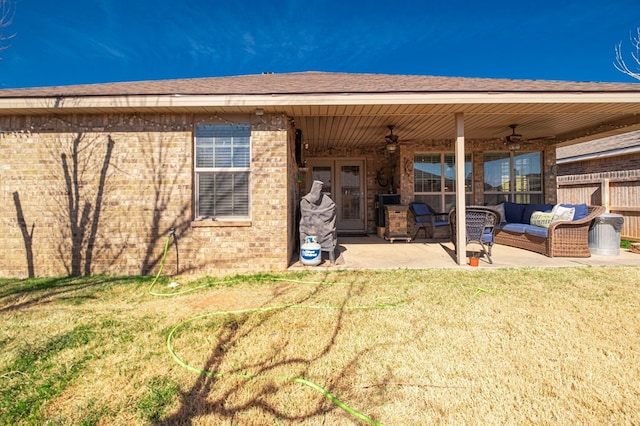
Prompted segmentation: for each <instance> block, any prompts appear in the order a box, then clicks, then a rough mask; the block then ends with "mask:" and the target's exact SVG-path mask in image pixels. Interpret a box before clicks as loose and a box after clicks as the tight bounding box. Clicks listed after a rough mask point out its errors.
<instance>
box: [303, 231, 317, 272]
mask: <svg viewBox="0 0 640 426" xmlns="http://www.w3.org/2000/svg"><path fill="white" fill-rule="evenodd" d="M321 261H322V246H320V244H318V239H317V237H316V236H315V235H312V236H308V237H306V238H305V243H304V244H303V245H302V247H300V262H302V264H303V265H307V266H317V265H319V264H320V262H321Z"/></svg>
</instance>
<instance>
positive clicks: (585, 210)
mask: <svg viewBox="0 0 640 426" xmlns="http://www.w3.org/2000/svg"><path fill="white" fill-rule="evenodd" d="M560 205H561V206H562V207H568V208H571V207H573V208H575V209H576V212H575V213H574V215H573V220H580V219H584V218H585V217H587V216H588V215H589V207H588V206H587V205H586V204H584V203H583V204H560Z"/></svg>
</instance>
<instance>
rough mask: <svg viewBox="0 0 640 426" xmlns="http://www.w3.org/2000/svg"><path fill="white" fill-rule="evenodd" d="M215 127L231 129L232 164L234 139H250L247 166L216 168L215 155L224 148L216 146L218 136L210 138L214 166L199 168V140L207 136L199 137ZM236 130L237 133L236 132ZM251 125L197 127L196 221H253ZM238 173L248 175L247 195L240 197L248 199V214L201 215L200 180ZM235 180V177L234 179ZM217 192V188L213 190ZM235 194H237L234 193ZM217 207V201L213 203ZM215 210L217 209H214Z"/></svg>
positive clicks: (194, 153) (195, 140)
mask: <svg viewBox="0 0 640 426" xmlns="http://www.w3.org/2000/svg"><path fill="white" fill-rule="evenodd" d="M214 127H229V128H231V130H232V131H231V132H230V136H229V138H230V139H231V145H230V146H229V149H230V154H229V158H230V160H229V161H231V162H233V154H234V145H233V139H234V138H244V137H246V138H248V139H247V144H248V146H247V153H246V154H245V155H246V156H247V158H246V160H245V161H246V164H247V165H246V166H233V165H231V166H225V167H216V166H215V161H216V158H215V155H216V154H215V153H216V148H224V147H221V146H218V145H216V140H215V139H216V138H217V136H209V137H212V138H213V141H212V145H211V149H212V154H211V155H212V164H211V166H198V164H199V161H198V160H199V159H201V158H200V157H199V152H198V151H199V150H198V138H199V137H201V138H203V137H205V136H199V133H200V132H202V131H204V130H205V129H207V128H209V129H212V128H214ZM234 128H237V129H235V130H236V131H235V132H234V131H233V130H234ZM251 130H252V129H251V125H250V124H249V123H234V124H231V123H224V124H218V123H198V124H196V125H195V127H194V132H193V175H194V178H193V182H194V191H193V194H194V206H195V208H194V217H195V220H196V221H201V220H204V219H212V220H214V221H227V222H232V221H247V220H251V175H252V173H251V163H252V161H251V158H252V148H253V144H252V132H251ZM236 173H241V174H245V175H246V194H244V193H242V194H240V195H242V196H244V197H245V198H246V200H247V201H246V207H245V208H246V214H228V215H225V214H213V215H203V214H201V206H200V195H201V194H200V178H201V177H202V176H203V175H214V176H215V175H218V174H220V175H224V174H231V175H233V174H236ZM232 179H233V177H232ZM212 191H215V188H214V189H213V190H212ZM234 194H235V192H234ZM211 197H214V198H215V192H213V193H212V194H211ZM213 203H214V205H215V201H214V202H213ZM214 208H215V207H214ZM231 208H232V209H233V208H234V205H233V203H232V207H231Z"/></svg>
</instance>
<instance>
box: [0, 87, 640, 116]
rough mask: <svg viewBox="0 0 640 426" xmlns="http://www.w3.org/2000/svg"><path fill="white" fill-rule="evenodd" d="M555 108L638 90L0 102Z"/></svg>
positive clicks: (39, 105) (13, 107)
mask: <svg viewBox="0 0 640 426" xmlns="http://www.w3.org/2000/svg"><path fill="white" fill-rule="evenodd" d="M513 103H516V104H520V103H532V104H560V103H575V104H585V103H640V93H639V92H614V93H611V92H560V93H558V92H423V93H414V92H409V93H366V94H363V93H341V94H331V93H322V94H316V93H313V94H266V95H181V94H173V95H124V96H56V97H22V98H0V113H2V112H3V111H14V112H15V111H20V110H29V111H31V112H33V111H42V112H47V113H53V112H56V111H59V112H63V111H65V112H67V111H73V110H90V109H105V108H115V109H118V110H123V109H127V110H145V109H154V110H157V109H162V108H168V109H171V108H198V107H205V106H206V107H228V106H235V107H246V108H247V109H251V108H256V107H278V106H293V105H298V106H306V105H308V106H323V105H327V106H328V105H379V104H387V105H402V104H407V105H418V104H425V105H428V104H433V105H436V104H440V105H455V104H460V105H464V104H471V105H477V104H513Z"/></svg>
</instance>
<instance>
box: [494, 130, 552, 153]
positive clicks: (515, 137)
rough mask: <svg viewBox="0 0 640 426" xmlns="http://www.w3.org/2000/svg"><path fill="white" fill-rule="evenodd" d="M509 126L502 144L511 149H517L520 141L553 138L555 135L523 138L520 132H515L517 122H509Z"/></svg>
mask: <svg viewBox="0 0 640 426" xmlns="http://www.w3.org/2000/svg"><path fill="white" fill-rule="evenodd" d="M509 127H510V128H511V134H510V135H507V136H505V138H504V144H505V145H506V146H507V148H508V149H510V150H511V151H517V150H519V149H520V144H522V143H526V142H533V141H536V140H549V139H554V138H555V136H544V137H541V138H532V139H526V140H525V139H524V138H523V137H522V135H521V134H519V133H516V127H518V125H517V124H509Z"/></svg>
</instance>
